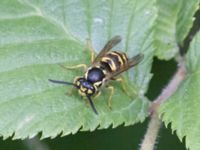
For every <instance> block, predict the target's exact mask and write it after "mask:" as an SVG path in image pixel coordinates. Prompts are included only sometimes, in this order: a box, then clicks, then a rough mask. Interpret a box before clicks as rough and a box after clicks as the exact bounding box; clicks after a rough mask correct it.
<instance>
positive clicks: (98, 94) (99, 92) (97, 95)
mask: <svg viewBox="0 0 200 150" xmlns="http://www.w3.org/2000/svg"><path fill="white" fill-rule="evenodd" d="M100 95H101V91H98V93H97V94H96V95H95V96H94V99H96V98H97V97H99V96H100Z"/></svg>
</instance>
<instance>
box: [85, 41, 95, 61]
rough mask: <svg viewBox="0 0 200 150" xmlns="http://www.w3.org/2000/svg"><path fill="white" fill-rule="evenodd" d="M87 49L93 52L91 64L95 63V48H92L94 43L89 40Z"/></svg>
mask: <svg viewBox="0 0 200 150" xmlns="http://www.w3.org/2000/svg"><path fill="white" fill-rule="evenodd" d="M87 48H88V49H89V50H90V52H91V62H93V61H94V57H95V50H94V48H93V46H92V42H91V41H90V40H89V39H87Z"/></svg>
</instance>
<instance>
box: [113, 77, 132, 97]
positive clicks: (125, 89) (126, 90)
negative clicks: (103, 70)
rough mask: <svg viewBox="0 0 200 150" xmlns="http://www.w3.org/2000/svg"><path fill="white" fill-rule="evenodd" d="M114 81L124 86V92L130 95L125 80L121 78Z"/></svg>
mask: <svg viewBox="0 0 200 150" xmlns="http://www.w3.org/2000/svg"><path fill="white" fill-rule="evenodd" d="M114 80H115V81H117V82H120V83H121V85H122V89H123V91H124V92H125V93H126V94H127V95H129V93H128V88H127V85H126V82H125V80H124V78H122V77H120V78H116V79H114Z"/></svg>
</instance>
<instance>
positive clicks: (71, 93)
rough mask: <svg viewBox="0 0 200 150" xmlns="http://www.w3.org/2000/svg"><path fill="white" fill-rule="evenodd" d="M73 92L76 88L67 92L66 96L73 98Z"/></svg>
mask: <svg viewBox="0 0 200 150" xmlns="http://www.w3.org/2000/svg"><path fill="white" fill-rule="evenodd" d="M73 92H74V88H72V89H71V90H70V91H67V92H66V93H65V94H66V95H67V96H72V95H73Z"/></svg>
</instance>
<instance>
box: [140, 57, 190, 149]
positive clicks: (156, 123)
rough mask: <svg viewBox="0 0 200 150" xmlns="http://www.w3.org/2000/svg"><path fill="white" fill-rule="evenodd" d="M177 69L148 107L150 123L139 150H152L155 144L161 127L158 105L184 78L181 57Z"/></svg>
mask: <svg viewBox="0 0 200 150" xmlns="http://www.w3.org/2000/svg"><path fill="white" fill-rule="evenodd" d="M177 61H178V69H177V71H176V73H175V74H174V76H173V77H172V79H171V81H170V82H169V83H168V85H167V86H166V87H165V88H164V89H163V90H162V92H161V94H160V95H159V96H158V97H157V98H156V99H155V100H154V101H153V103H152V105H151V107H150V110H149V112H150V116H151V118H150V122H149V125H148V128H147V132H146V134H145V136H144V139H143V141H142V144H141V147H140V150H153V149H154V146H155V144H156V137H157V135H158V132H159V129H160V127H161V120H160V119H159V117H158V109H159V107H160V105H161V104H162V103H163V102H165V101H167V100H168V98H169V97H170V96H172V95H173V94H174V93H175V92H176V90H177V88H178V87H179V86H180V84H181V83H182V81H183V80H184V78H185V76H186V72H187V71H186V67H185V61H184V58H183V57H180V58H179V59H178V60H177Z"/></svg>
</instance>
